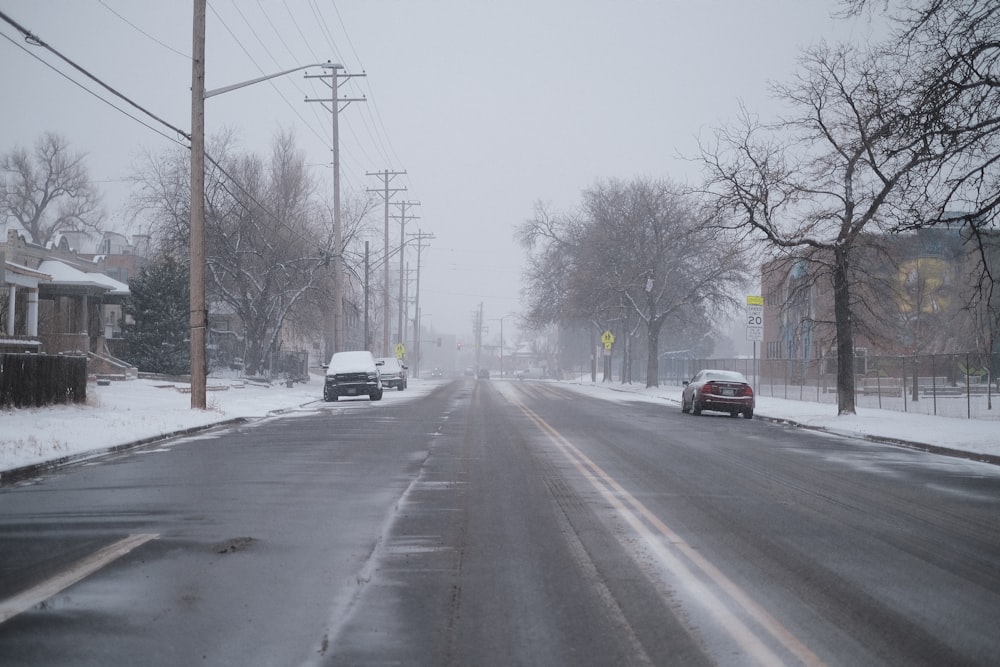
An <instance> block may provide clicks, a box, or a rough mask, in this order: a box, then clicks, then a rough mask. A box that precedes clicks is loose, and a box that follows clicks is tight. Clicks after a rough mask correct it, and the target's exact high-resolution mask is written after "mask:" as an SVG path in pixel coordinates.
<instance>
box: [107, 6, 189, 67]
mask: <svg viewBox="0 0 1000 667" xmlns="http://www.w3.org/2000/svg"><path fill="white" fill-rule="evenodd" d="M97 1H98V2H99V3H101V5H102V6H103V7H104V8H105V9H106V10H108V11H109V12H111V13H112V14H114V15H115V16H117V17H118V18H120V19H121V20H122V21H124V22H125V23H127V24H128V25H129V26H131V27H132V28H133V29H134V30H135V31H136V32H139V33H141V34H142V35H144V36H145V37H148V38H149V39H151V40H152V41H154V42H156V43H157V44H159V45H160V46H162V47H163V48H165V49H166V50H168V51H173V52H174V53H176V54H177V55H179V56H181V57H182V58H184V59H185V60H188V61H190V60H191V56H189V55H188V54H186V53H184V52H182V51H178V50H177V49H175V48H174V47H172V46H170V45H169V44H166V43H164V42H161V41H160V40H159V39H157V38H156V37H153V36H152V35H150V34H149V33H148V32H146V31H145V30H143V29H142V28H140V27H139V26H137V25H136V24H134V23H132V22H131V21H129V20H128V19H127V18H125V17H124V16H122V15H121V14H119V13H118V12H116V11H115V10H114V9H112V8H111V7H109V6H108V4H107V3H106V2H104V0H97Z"/></svg>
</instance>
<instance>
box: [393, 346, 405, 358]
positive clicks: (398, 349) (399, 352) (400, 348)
mask: <svg viewBox="0 0 1000 667" xmlns="http://www.w3.org/2000/svg"><path fill="white" fill-rule="evenodd" d="M393 351H394V352H395V353H396V358H397V359H402V358H403V355H404V354H406V346H405V345H403V344H402V343H396V347H394V348H393Z"/></svg>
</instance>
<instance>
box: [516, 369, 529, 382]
mask: <svg viewBox="0 0 1000 667" xmlns="http://www.w3.org/2000/svg"><path fill="white" fill-rule="evenodd" d="M514 377H516V378H517V379H518V380H523V379H524V378H526V377H528V371H514Z"/></svg>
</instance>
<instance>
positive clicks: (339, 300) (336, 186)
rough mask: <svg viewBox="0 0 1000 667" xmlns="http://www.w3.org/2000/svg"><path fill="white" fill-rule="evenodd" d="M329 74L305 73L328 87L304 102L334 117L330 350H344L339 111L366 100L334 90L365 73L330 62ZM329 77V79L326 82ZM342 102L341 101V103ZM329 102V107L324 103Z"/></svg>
mask: <svg viewBox="0 0 1000 667" xmlns="http://www.w3.org/2000/svg"><path fill="white" fill-rule="evenodd" d="M326 67H327V68H328V69H330V71H331V73H330V74H314V75H309V74H307V75H306V78H307V79H323V80H324V82H325V83H326V84H327V85H328V86H330V93H331V95H330V99H328V100H326V99H309V98H308V97H307V98H306V102H319V103H321V104H323V106H324V107H325V108H326V109H327V110H328V111H330V113H331V115H332V116H333V246H334V247H333V352H340V351H342V350H344V349H346V347H345V346H346V344H347V339H346V336H345V332H344V282H345V280H344V231H343V228H342V225H341V220H340V122H339V120H338V119H339V117H340V112H341V111H343V110H344V109H346V108H347V107H348V106H349V105H350V103H351V102H365V101H367V99H366V98H365V97H340V96H339V95H338V93H337V91H338V89H339V88H340V86H341V85H342V84H343V83H345V82H346V81H348V80H349V79H352V78H354V77H359V76H366V75H365V74H341V73H340V70H341V69H343V65H338V64H334V63H331V64H329V65H327V66H326ZM327 79H329V81H327ZM341 102H343V103H344V105H343V106H341ZM327 104H329V105H330V106H326V105H327Z"/></svg>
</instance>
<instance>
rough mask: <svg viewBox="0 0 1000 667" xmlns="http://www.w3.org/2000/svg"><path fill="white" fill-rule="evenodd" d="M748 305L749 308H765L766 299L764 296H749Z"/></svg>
mask: <svg viewBox="0 0 1000 667" xmlns="http://www.w3.org/2000/svg"><path fill="white" fill-rule="evenodd" d="M747 305H748V306H763V305H764V297H762V296H748V297H747Z"/></svg>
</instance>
